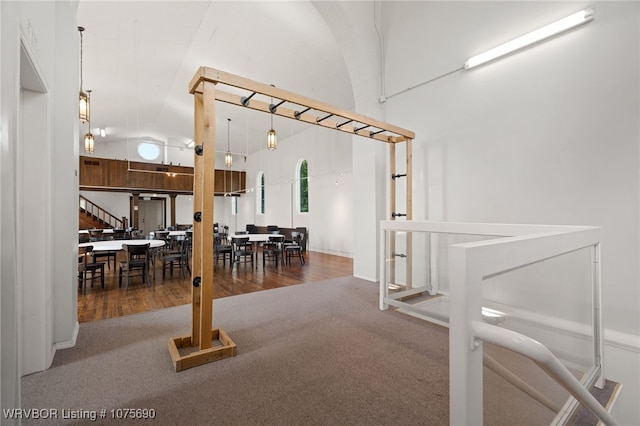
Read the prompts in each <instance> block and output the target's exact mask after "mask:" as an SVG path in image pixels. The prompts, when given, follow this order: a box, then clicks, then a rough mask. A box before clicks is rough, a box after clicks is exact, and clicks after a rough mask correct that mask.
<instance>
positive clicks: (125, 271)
mask: <svg viewBox="0 0 640 426" xmlns="http://www.w3.org/2000/svg"><path fill="white" fill-rule="evenodd" d="M149 246H150V244H149V243H147V244H131V245H129V244H123V245H122V250H123V251H124V253H125V258H126V260H124V261H122V262H120V271H119V274H118V286H119V287H122V276H123V275H126V278H127V282H126V286H125V289H126V290H129V278H130V277H131V276H132V272H136V271H138V274H137V275H140V276H142V280H143V281H144V282H145V283H146V284H147V287H151V283H150V281H149Z"/></svg>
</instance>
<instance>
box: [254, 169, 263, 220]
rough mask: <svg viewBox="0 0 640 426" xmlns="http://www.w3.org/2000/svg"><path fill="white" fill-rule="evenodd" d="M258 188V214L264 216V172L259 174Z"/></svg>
mask: <svg viewBox="0 0 640 426" xmlns="http://www.w3.org/2000/svg"><path fill="white" fill-rule="evenodd" d="M256 188H257V189H258V190H257V191H256V212H257V213H258V214H264V172H259V173H258V177H257V179H256Z"/></svg>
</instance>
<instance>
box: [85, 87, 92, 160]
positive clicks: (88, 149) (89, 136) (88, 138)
mask: <svg viewBox="0 0 640 426" xmlns="http://www.w3.org/2000/svg"><path fill="white" fill-rule="evenodd" d="M90 100H91V90H87V105H88V104H89V101H90ZM87 122H88V123H89V131H88V132H87V134H86V135H84V152H87V153H89V154H93V149H94V139H93V135H92V134H91V117H87Z"/></svg>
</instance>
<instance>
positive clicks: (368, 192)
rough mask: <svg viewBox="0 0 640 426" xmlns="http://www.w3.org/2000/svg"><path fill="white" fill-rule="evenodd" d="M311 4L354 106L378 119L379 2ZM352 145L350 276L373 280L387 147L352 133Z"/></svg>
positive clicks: (384, 211) (383, 215)
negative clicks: (330, 39) (332, 44)
mask: <svg viewBox="0 0 640 426" xmlns="http://www.w3.org/2000/svg"><path fill="white" fill-rule="evenodd" d="M313 4H314V6H315V8H316V10H318V12H319V13H320V15H321V16H322V18H323V19H324V20H325V22H326V23H327V26H328V27H329V28H330V29H331V31H332V32H333V35H334V37H335V38H336V41H337V43H338V46H339V48H340V50H341V53H342V57H343V58H344V61H345V63H346V66H347V70H348V72H349V77H350V80H351V85H352V87H353V96H354V104H355V111H356V112H358V113H359V114H362V115H365V116H368V117H372V118H376V119H382V120H384V118H385V117H384V116H383V111H382V108H381V106H380V105H379V104H378V98H379V96H380V90H379V87H380V66H379V64H380V55H379V38H378V35H377V33H376V25H378V24H379V23H380V22H379V19H380V7H379V6H380V3H379V2H378V3H377V4H376V2H324V1H314V2H313ZM378 28H380V27H379V26H378ZM385 121H386V120H385ZM394 124H396V123H394ZM352 150H353V153H352V169H353V175H352V178H353V181H352V182H353V189H352V204H353V207H352V209H353V215H352V220H353V222H352V225H351V226H352V229H353V239H354V241H353V245H354V249H353V275H354V276H356V277H359V278H364V279H367V280H370V281H377V279H378V262H377V256H378V242H379V238H378V233H377V229H378V223H379V221H380V220H383V219H387V218H388V215H389V214H390V212H389V211H388V210H389V209H388V206H389V204H388V200H387V195H386V194H387V191H386V188H387V184H388V174H387V153H388V146H387V144H385V143H382V142H377V141H373V140H370V139H365V138H362V137H359V136H354V137H353V141H352Z"/></svg>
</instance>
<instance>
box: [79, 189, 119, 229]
mask: <svg viewBox="0 0 640 426" xmlns="http://www.w3.org/2000/svg"><path fill="white" fill-rule="evenodd" d="M80 208H81V209H82V210H84V211H85V212H87V213H88V214H90V215H91V216H93V217H95V218H96V219H98V220H100V221H102V222H103V223H104V224H105V225H106V226H108V227H110V228H124V227H125V223H124V222H123V220H124V218H122V219H119V218H118V217H117V216H115V215H113V214H111V213H109V212H108V211H106V210H105V209H103V208H102V207H100V206H99V205H97V204H95V203H94V202H92V201H91V200H88V199H87V198H85V197H83V196H82V195H80Z"/></svg>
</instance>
